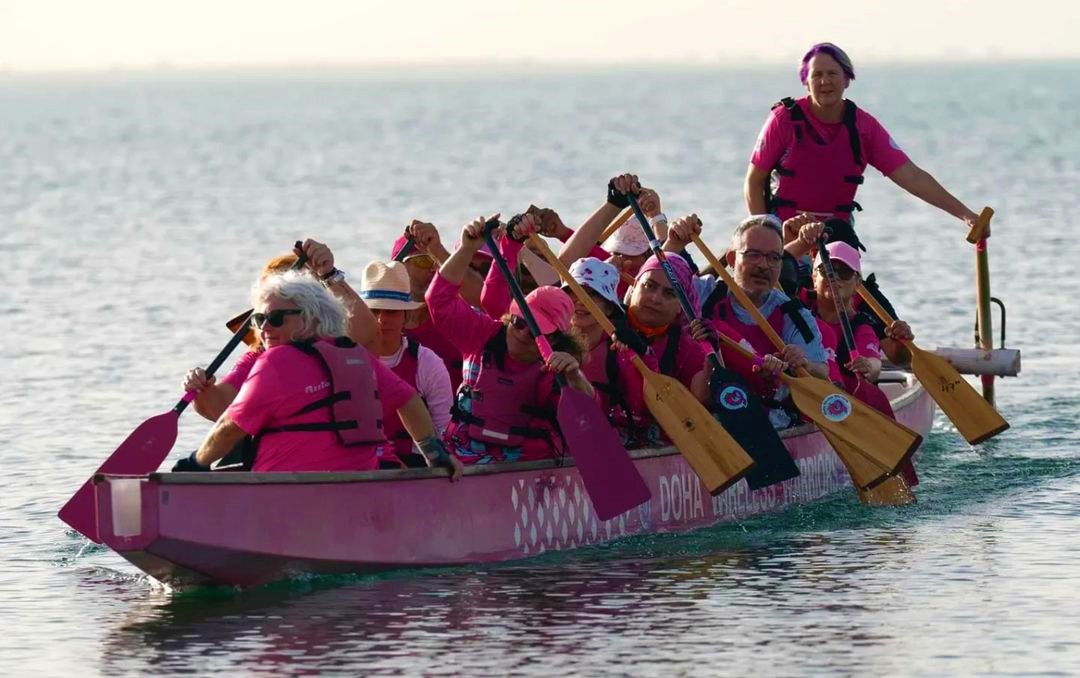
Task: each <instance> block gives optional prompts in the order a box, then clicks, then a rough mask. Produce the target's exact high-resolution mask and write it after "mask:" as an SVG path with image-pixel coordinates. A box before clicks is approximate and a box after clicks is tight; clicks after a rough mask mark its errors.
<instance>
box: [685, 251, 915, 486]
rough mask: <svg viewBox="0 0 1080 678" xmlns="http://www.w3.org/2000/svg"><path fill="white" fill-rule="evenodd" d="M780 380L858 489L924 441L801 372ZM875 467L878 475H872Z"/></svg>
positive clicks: (768, 331)
mask: <svg viewBox="0 0 1080 678" xmlns="http://www.w3.org/2000/svg"><path fill="white" fill-rule="evenodd" d="M693 242H694V244H695V245H697V247H698V249H699V250H701V252H702V254H704V255H705V258H706V259H708V260H709V263H711V264H712V266H713V268H714V269H716V272H717V274H718V275H719V276H720V277H721V278H722V279H723V280H724V283H725V284H726V285H727V286H728V291H729V292H730V293H731V294H733V295H735V298H736V300H738V302H739V304H740V305H741V306H742V307H743V308H745V309H746V311H747V312H748V313H749V314H750V316H751V317H752V318H753V319H754V322H756V323H757V325H758V326H759V327H760V328H761V330H762V332H764V333H765V335H766V336H768V337H769V340H770V341H772V343H773V345H774V346H775V347H776V348H777V350H783V348H784V341H783V339H781V338H780V337H779V335H777V334H776V332H775V331H774V330H773V328H772V326H771V325H769V323H768V321H767V320H766V319H765V318H764V316H762V315H761V311H759V310H758V308H757V306H756V305H755V304H754V303H753V302H752V301H750V299H749V297H747V296H746V293H745V292H743V290H742V288H741V287H739V286H738V285H737V284H736V283H735V280H734V279H733V278H732V277H731V274H730V273H728V272H727V269H726V268H724V267H723V266H722V265H721V264H720V262H719V261H717V260H716V257H715V256H713V253H712V250H710V249H709V248H708V247H707V246H706V245H705V243H703V242H702V241H701V238H700V237H698V236H697V235H694V236H693ZM730 343H732V344H734V343H735V342H730ZM740 348H741V347H740ZM744 350H745V349H744ZM780 378H781V379H783V380H784V381H785V382H786V383H787V384H788V387H789V388H790V389H791V395H792V399H793V400H794V401H795V406H796V407H797V408H798V409H799V411H800V412H802V413H803V415H805V416H806V417H808V418H809V419H810V420H811V421H813V422H814V423H815V424H816V425H817V426H818V428H819V429H821V431H822V433H824V434H825V436H826V438H828V439H829V442H830V443H834V441H836V444H833V448H834V449H835V450H836V452H837V454H839V455H841V456H842V458H843V459H844V463H845V465H847V466H848V469H849V470H853V473H852V476H851V477H852V481H853V482H854V483H855V484H856V486H858V487H862V488H866V487H872V486H873V485H875V484H877V483H880V482H882V481H884V480H885V479H886V476H887V475H892V474H895V473H896V471H897V469H899V468H900V466H902V465H903V463H904V462H905V461H907V460H908V459H909V458H910V457H911V455H912V454H914V453H915V450H916V449H917V448H918V447H919V444H920V443H921V442H922V436H920V435H919V434H918V433H916V432H915V431H912V430H911V429H909V428H907V427H906V426H903V425H901V424H900V423H898V422H895V421H892V420H891V419H889V418H887V417H885V416H884V415H882V414H881V413H880V412H878V411H876V410H874V409H873V408H872V407H870V406H868V405H865V404H863V403H860V402H859V401H857V400H853V399H852V398H850V397H849V396H848V395H847V394H846V393H844V392H842V391H841V390H840V389H838V388H836V387H835V386H833V385H832V384H831V383H829V382H827V381H824V380H822V379H816V378H814V377H811V376H810V375H809V373H808V372H807V371H806V370H805V369H802V370H799V372H798V373H797V376H794V377H792V376H791V375H788V374H781V375H780ZM875 467H876V469H877V473H876V474H875V473H874V471H873V469H874V468H875Z"/></svg>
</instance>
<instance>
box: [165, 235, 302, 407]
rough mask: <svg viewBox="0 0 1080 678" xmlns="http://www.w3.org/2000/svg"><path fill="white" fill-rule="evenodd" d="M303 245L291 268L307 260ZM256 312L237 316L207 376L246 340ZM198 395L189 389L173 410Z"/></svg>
mask: <svg viewBox="0 0 1080 678" xmlns="http://www.w3.org/2000/svg"><path fill="white" fill-rule="evenodd" d="M303 246H304V243H302V242H301V241H299V240H297V241H296V242H295V243H293V247H295V248H296V249H298V250H300V254H299V255H298V256H297V257H296V262H295V263H294V264H293V265H292V266H291V267H290V270H293V271H296V270H299V269H300V268H301V267H303V265H304V264H305V263H306V262H307V255H306V254H304V250H303ZM254 312H255V311H254V309H249V310H248V311H247V312H245V313H241V314H240V315H239V316H237V318H243V322H241V323H240V326H239V327H238V328H236V331H235V332H233V335H232V337H230V338H229V343H227V344H225V348H223V349H221V351H220V352H219V353H218V354H217V357H215V358H214V359H213V360H212V361H210V364H209V365H208V366H207V367H206V376H207V377H212V376H214V373H215V372H217V371H218V368H219V367H221V366H222V364H224V363H225V360H226V359H227V358H228V357H229V354H231V353H232V352H233V350H235V349H236V347H237V346H238V345H239V344H240V342H242V341H243V340H244V337H245V336H247V333H248V330H250V329H251V328H250V327H248V319H249V318H250V317H251V314H252V313H254ZM198 396H199V392H198V391H188V392H187V393H185V394H184V397H183V398H181V399H180V400H179V402H177V403H176V405H174V406H173V408H172V409H173V412H176V413H177V414H180V413H182V412H183V411H184V410H185V409H187V406H188V403H190V402H191V401H193V400H195V398H197V397H198Z"/></svg>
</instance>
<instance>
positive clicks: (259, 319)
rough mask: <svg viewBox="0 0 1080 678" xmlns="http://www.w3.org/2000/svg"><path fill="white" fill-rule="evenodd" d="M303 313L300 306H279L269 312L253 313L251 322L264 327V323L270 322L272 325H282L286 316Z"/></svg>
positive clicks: (258, 326) (260, 327)
mask: <svg viewBox="0 0 1080 678" xmlns="http://www.w3.org/2000/svg"><path fill="white" fill-rule="evenodd" d="M301 313H303V311H301V310H300V309H298V308H279V309H277V310H276V311H270V312H269V313H252V314H251V324H252V325H254V326H255V327H257V328H259V329H262V326H263V323H270V327H281V326H282V325H284V324H285V316H287V315H300V314H301Z"/></svg>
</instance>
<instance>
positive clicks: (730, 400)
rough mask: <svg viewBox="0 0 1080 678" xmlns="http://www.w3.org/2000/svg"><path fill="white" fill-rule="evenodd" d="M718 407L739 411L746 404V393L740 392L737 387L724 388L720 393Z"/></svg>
mask: <svg viewBox="0 0 1080 678" xmlns="http://www.w3.org/2000/svg"><path fill="white" fill-rule="evenodd" d="M719 400H720V405H722V406H723V408H724V409H725V410H741V409H743V408H745V407H746V406H747V404H748V399H747V397H746V391H744V390H742V389H741V388H739V387H738V386H725V387H724V389H723V390H722V391H720V398H719Z"/></svg>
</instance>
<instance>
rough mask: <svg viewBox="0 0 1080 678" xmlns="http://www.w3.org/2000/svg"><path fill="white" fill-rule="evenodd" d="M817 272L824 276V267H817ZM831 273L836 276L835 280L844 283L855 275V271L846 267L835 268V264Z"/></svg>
mask: <svg viewBox="0 0 1080 678" xmlns="http://www.w3.org/2000/svg"><path fill="white" fill-rule="evenodd" d="M818 271H819V272H820V273H821V275H825V267H824V266H818ZM833 273H835V274H836V277H837V278H839V279H840V280H843V281H844V282H847V281H848V280H851V279H852V278H854V277H855V275H856V273H855V269H853V268H850V267H848V266H837V265H836V264H833Z"/></svg>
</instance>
